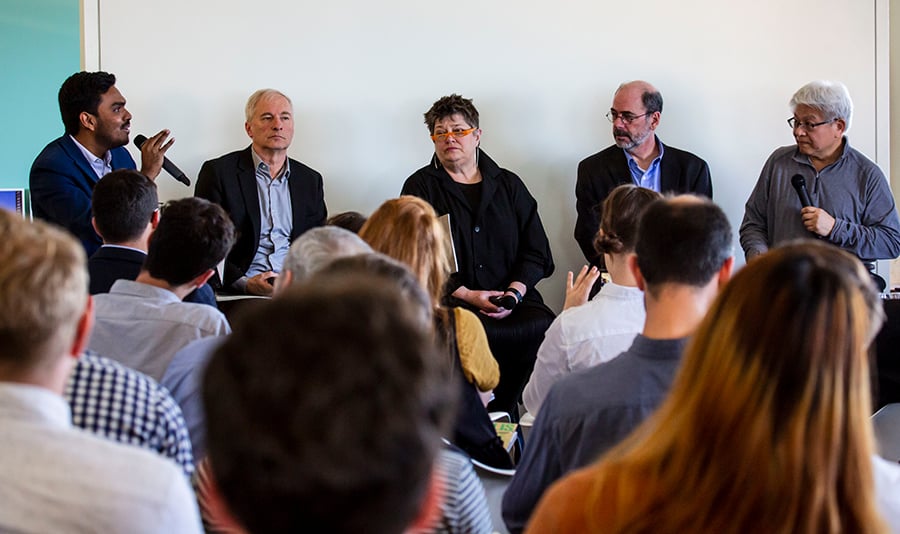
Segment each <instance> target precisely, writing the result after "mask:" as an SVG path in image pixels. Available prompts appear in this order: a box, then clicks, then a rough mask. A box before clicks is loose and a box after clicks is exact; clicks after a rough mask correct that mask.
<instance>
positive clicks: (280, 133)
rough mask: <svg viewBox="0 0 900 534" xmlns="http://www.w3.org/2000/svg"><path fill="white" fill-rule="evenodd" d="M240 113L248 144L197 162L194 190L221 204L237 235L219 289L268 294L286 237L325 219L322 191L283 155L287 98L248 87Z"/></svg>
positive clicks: (310, 173)
mask: <svg viewBox="0 0 900 534" xmlns="http://www.w3.org/2000/svg"><path fill="white" fill-rule="evenodd" d="M246 118H247V122H246V123H244V128H245V130H246V131H247V135H248V136H250V139H251V144H250V146H249V147H247V148H245V149H244V150H239V151H237V152H231V153H230V154H226V155H224V156H222V157H220V158H217V159H213V160H209V161H207V162H206V163H204V164H203V167H201V168H200V174H199V176H198V178H197V188H196V190H195V192H194V194H195V195H196V196H198V197H203V198H206V199H208V200H211V201H213V202H216V203H218V204H219V205H221V206H222V207H223V208H224V209H225V211H226V212H228V215H230V216H231V220H232V221H233V222H234V226H235V228H236V229H237V231H238V234H239V236H238V239H237V241H236V242H235V244H234V248H232V249H231V252H230V253H229V254H228V257H227V258H226V259H225V273H224V280H222V287H223V289H225V290H229V291H234V292H238V293H246V294H250V295H265V296H269V295H271V294H272V284H274V281H275V278H276V277H277V276H278V273H279V272H280V271H281V268H282V263H283V261H284V257H285V256H286V255H287V251H288V249H289V248H290V246H291V242H292V241H293V240H294V239H295V238H296V237H298V236H299V235H300V234H302V233H303V232H305V231H306V230H308V229H310V228H313V227H315V226H321V225H322V224H323V223H324V222H325V218H326V215H327V212H326V208H325V194H324V191H323V186H322V175H321V174H319V173H318V172H316V171H314V170H313V169H311V168H309V167H307V166H306V165H304V164H302V163H300V162H299V161H296V160H294V159H290V158H288V156H287V151H288V147H290V145H291V140H292V139H293V137H294V110H293V106H292V104H291V101H290V99H289V98H288V97H287V96H285V95H284V94H282V93H280V92H278V91H276V90H274V89H261V90H259V91H256V92H255V93H253V94H252V95H251V96H250V98H249V99H248V100H247V107H246Z"/></svg>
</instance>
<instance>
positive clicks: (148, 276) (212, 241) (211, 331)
mask: <svg viewBox="0 0 900 534" xmlns="http://www.w3.org/2000/svg"><path fill="white" fill-rule="evenodd" d="M233 241H234V227H233V225H232V224H231V221H230V220H229V219H228V216H227V215H226V214H225V212H224V211H223V210H222V208H220V207H219V206H217V205H215V204H213V203H211V202H208V201H206V200H203V199H200V198H183V199H181V200H174V201H172V202H169V203H168V204H166V206H165V208H164V209H163V213H162V216H161V217H160V221H159V225H158V226H157V227H156V231H154V232H153V236H152V238H151V239H150V248H149V249H148V250H147V258H146V260H145V261H144V266H143V267H142V268H141V272H140V274H139V275H138V277H137V279H136V280H134V281H131V280H117V281H116V282H115V283H114V284H113V286H112V288H111V289H110V291H109V293H103V294H100V295H96V296H95V297H94V299H95V301H96V303H97V324H96V327H95V329H94V334H93V335H92V336H91V340H90V344H89V346H90V348H91V349H92V350H95V351H97V352H99V353H100V354H102V355H104V356H106V357H109V358H112V359H114V360H116V361H118V362H120V363H123V364H125V365H126V366H128V367H131V368H132V369H136V370H138V371H140V372H142V373H145V374H147V375H149V376H150V377H151V378H153V379H155V380H159V379H161V378H162V375H163V373H164V372H165V370H166V367H168V365H169V362H170V361H171V360H172V357H173V356H174V355H175V353H176V352H177V351H178V350H179V349H181V348H182V347H184V346H185V345H187V344H188V343H189V342H191V341H193V340H195V339H199V338H202V337H207V336H218V335H222V334H227V333H228V332H230V330H231V329H230V327H229V326H228V321H227V320H226V319H225V316H224V315H222V313H221V312H220V311H219V310H216V309H213V308H212V307H210V306H205V305H202V304H195V303H189V302H182V301H181V299H183V298H184V296H185V295H187V294H188V293H190V292H191V291H193V290H194V289H196V288H197V287H199V286H201V285H203V284H205V283H206V281H207V280H209V278H210V277H211V276H212V274H213V270H214V268H215V266H216V264H218V263H219V262H220V261H222V259H223V258H224V257H225V254H227V253H228V250H229V249H230V248H231V244H232V242H233Z"/></svg>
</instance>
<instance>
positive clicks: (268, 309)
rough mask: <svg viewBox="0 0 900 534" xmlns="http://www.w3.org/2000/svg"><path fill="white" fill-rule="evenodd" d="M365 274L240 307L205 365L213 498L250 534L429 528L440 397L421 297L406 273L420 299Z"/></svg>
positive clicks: (446, 396) (442, 418)
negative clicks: (225, 337)
mask: <svg viewBox="0 0 900 534" xmlns="http://www.w3.org/2000/svg"><path fill="white" fill-rule="evenodd" d="M346 259H355V258H346ZM339 261H340V260H339ZM366 269H367V267H363V268H362V269H359V268H357V269H356V270H355V271H345V272H343V273H341V274H340V275H334V274H333V273H332V272H331V270H330V269H329V272H328V273H320V274H319V275H317V276H315V277H313V279H311V280H310V281H309V283H307V284H304V285H303V286H302V287H299V288H297V289H292V290H291V291H288V292H286V293H285V294H283V295H281V296H279V298H277V299H273V300H271V301H268V302H265V303H263V304H262V305H260V306H258V307H256V308H253V309H250V310H248V313H247V314H246V315H244V316H243V317H242V318H241V320H239V321H238V322H237V324H236V328H235V333H234V334H233V335H231V336H229V338H228V340H227V341H226V342H225V343H224V344H223V345H222V347H220V348H219V350H218V351H217V352H216V354H215V356H214V357H213V359H212V360H211V362H210V364H209V368H208V369H207V373H206V377H205V380H204V404H205V405H206V409H207V413H208V415H209V433H208V436H209V455H210V456H209V457H210V462H211V467H212V472H213V476H214V478H215V481H216V487H217V488H218V491H217V492H216V495H218V496H221V498H222V500H223V502H224V505H225V507H226V508H227V510H229V511H230V512H231V514H232V515H233V517H234V518H235V520H236V521H237V522H238V523H239V524H240V525H242V527H243V528H244V529H245V530H246V531H248V532H293V531H311V532H336V533H339V532H372V533H382V532H383V533H388V532H390V533H400V532H405V531H407V530H415V529H417V528H419V527H422V526H424V525H426V524H428V523H429V522H430V521H431V520H432V516H433V515H434V512H435V511H436V506H437V504H438V502H439V499H440V496H439V492H440V489H439V483H438V482H437V479H436V478H435V472H434V459H435V455H436V454H437V451H438V448H439V446H440V436H441V434H442V432H443V430H444V429H445V427H446V422H447V419H448V415H449V409H448V408H449V407H450V404H451V402H450V399H451V389H450V388H449V387H448V386H447V384H446V382H445V381H444V380H443V378H442V373H441V372H440V369H439V368H438V366H437V362H438V361H439V359H438V357H437V355H436V354H435V350H436V348H435V346H434V344H433V342H432V339H431V329H430V314H429V313H428V304H427V302H428V299H427V296H425V295H424V294H423V293H422V290H421V289H420V288H418V287H417V284H416V283H415V282H414V279H413V278H412V277H410V279H411V280H413V283H412V287H411V288H410V290H412V291H413V292H418V293H419V295H421V297H420V301H419V303H416V301H414V300H410V297H409V295H408V293H409V291H400V290H399V289H400V288H399V287H398V285H397V284H396V283H395V282H394V281H392V279H388V278H385V277H384V276H378V275H377V274H371V273H370V272H367V271H366ZM349 272H353V274H352V275H351V276H347V274H348V273H349ZM422 303H425V305H424V306H423V305H422ZM423 312H424V313H423ZM273 331H274V332H278V333H279V334H278V335H272V332H273ZM260 355H265V358H261V357H259V356H260ZM350 369H352V371H353V372H347V371H348V370H350ZM247 429H253V432H248V431H247Z"/></svg>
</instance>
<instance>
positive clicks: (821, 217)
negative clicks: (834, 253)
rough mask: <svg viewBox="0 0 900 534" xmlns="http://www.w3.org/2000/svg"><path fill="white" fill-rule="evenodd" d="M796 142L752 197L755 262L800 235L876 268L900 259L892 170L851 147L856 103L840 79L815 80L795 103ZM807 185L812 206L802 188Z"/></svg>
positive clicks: (773, 159)
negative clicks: (879, 261)
mask: <svg viewBox="0 0 900 534" xmlns="http://www.w3.org/2000/svg"><path fill="white" fill-rule="evenodd" d="M790 106H791V111H792V112H793V116H792V117H791V118H789V119H788V121H787V122H788V125H789V126H790V127H791V129H792V131H793V133H794V140H795V141H796V144H795V145H790V146H784V147H781V148H778V149H776V150H775V152H773V153H772V155H771V156H769V159H768V160H767V161H766V163H765V165H763V168H762V172H760V175H759V181H758V182H757V183H756V187H755V188H754V189H753V192H752V193H750V198H748V199H747V204H746V208H745V211H744V220H743V222H742V223H741V229H740V235H741V247H743V249H744V254H745V256H746V258H747V259H748V260H750V259H752V258H753V257H754V256H757V255H759V254H762V253H764V252H766V251H767V250H769V248H771V247H774V246H775V245H777V244H779V243H782V242H785V241H789V240H791V239H797V238H810V239H813V238H815V239H822V240H825V241H827V242H829V243H832V244H834V245H836V246H838V247H840V248H842V249H844V250H846V251H848V252H851V253H853V254H855V255H856V256H857V257H859V258H860V259H861V260H863V261H864V262H866V263H868V264H869V267H870V269H871V267H872V263H873V260H877V259H889V258H896V257H897V256H898V255H900V219H898V216H897V207H896V205H895V204H894V197H893V196H892V195H891V190H890V187H889V186H888V182H887V179H885V176H884V173H883V172H881V169H879V168H878V165H876V164H875V163H874V162H872V161H871V160H870V159H869V158H867V157H866V156H865V155H863V154H862V152H859V151H858V150H856V149H854V148H853V147H851V146H850V141H849V140H848V139H847V136H846V133H847V130H848V129H849V128H850V119H851V117H852V115H853V102H852V101H851V100H850V93H849V91H848V90H847V87H846V86H844V84H842V83H840V82H833V81H814V82H810V83H808V84H806V85H804V86H803V87H801V88H800V89H799V90H798V91H797V92H796V93H794V96H793V97H792V98H791V102H790ZM801 185H802V186H803V187H804V188H805V190H806V195H807V197H808V198H807V199H806V200H808V201H809V205H806V200H801V195H800V194H799V192H798V191H795V187H796V188H798V189H799V188H800V186H801Z"/></svg>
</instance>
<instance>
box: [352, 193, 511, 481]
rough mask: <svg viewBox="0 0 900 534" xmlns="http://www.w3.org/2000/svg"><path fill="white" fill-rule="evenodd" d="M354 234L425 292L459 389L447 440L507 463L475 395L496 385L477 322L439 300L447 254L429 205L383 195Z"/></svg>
mask: <svg viewBox="0 0 900 534" xmlns="http://www.w3.org/2000/svg"><path fill="white" fill-rule="evenodd" d="M360 236H361V237H362V238H363V239H365V240H366V241H368V242H369V244H370V245H372V248H373V249H375V250H376V251H378V252H381V253H383V254H387V255H388V256H390V257H392V258H394V259H395V260H398V261H400V262H402V263H404V264H405V265H406V266H407V267H409V268H410V269H412V271H413V273H415V274H416V277H417V278H418V279H419V283H420V284H422V287H424V288H426V289H427V291H428V293H429V294H430V295H431V304H432V307H433V309H434V315H435V324H436V327H437V332H438V336H439V338H440V339H441V341H442V342H443V345H444V347H445V354H444V358H442V361H443V362H445V365H446V366H447V367H448V369H450V370H451V373H450V374H451V378H452V379H453V380H454V383H455V384H458V387H459V389H460V391H461V395H460V397H461V399H462V400H461V403H460V409H459V410H458V411H457V416H456V421H455V424H454V427H453V434H452V437H451V440H452V442H453V443H454V444H455V445H456V446H458V447H459V448H461V449H463V450H464V451H466V452H467V453H468V454H469V455H470V456H471V457H472V458H474V459H476V460H478V461H480V462H484V463H486V464H488V465H491V466H494V467H500V468H507V469H508V468H512V467H513V464H512V460H511V458H510V456H509V453H507V451H506V449H505V448H504V447H503V443H502V440H501V439H500V438H499V437H498V436H497V432H496V431H495V430H494V425H493V423H492V422H491V419H490V417H489V416H488V413H487V410H486V409H485V407H484V404H483V403H482V402H481V399H480V397H479V395H478V392H479V391H490V390H491V389H493V388H494V387H496V386H497V383H498V382H499V380H500V370H499V368H498V366H497V362H496V360H494V357H493V355H492V354H491V349H490V347H489V346H488V341H487V336H486V335H485V333H484V328H483V327H482V326H481V321H479V320H478V317H476V316H475V314H474V313H472V312H470V311H468V310H466V309H463V308H460V307H453V308H447V307H444V306H442V305H441V298H442V296H443V294H444V286H445V284H446V282H447V275H448V274H449V271H450V258H449V250H448V247H447V234H446V232H445V230H444V227H443V226H442V225H441V222H440V221H439V220H438V218H437V215H435V213H434V209H433V208H432V207H431V205H430V204H429V203H428V202H426V201H424V200H422V199H421V198H418V197H413V196H401V197H400V198H397V199H392V200H388V201H386V202H385V203H384V204H382V205H381V206H380V207H379V208H378V209H377V210H375V212H374V213H372V216H371V217H369V220H368V221H366V224H365V225H364V226H363V228H362V230H361V231H360Z"/></svg>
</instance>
